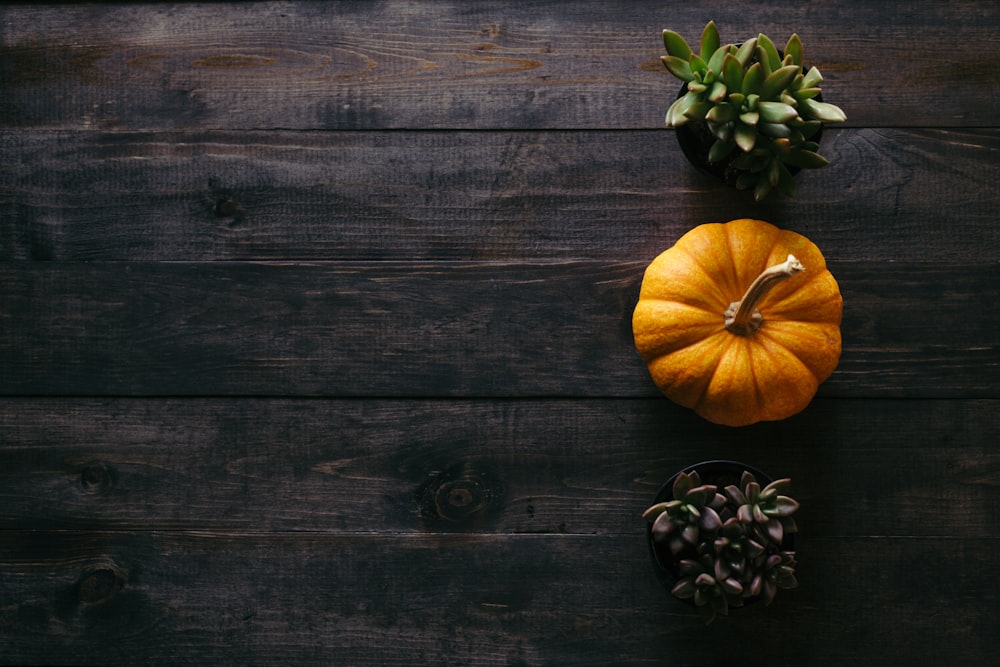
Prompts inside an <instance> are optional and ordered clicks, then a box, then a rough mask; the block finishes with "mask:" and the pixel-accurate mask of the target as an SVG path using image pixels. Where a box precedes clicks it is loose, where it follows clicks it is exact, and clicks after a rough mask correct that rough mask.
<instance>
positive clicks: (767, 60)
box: [757, 34, 781, 74]
mask: <svg viewBox="0 0 1000 667" xmlns="http://www.w3.org/2000/svg"><path fill="white" fill-rule="evenodd" d="M757 47H758V52H759V53H760V52H762V56H763V57H762V56H761V55H758V56H757V58H758V59H759V60H760V62H761V64H762V65H764V67H765V68H766V69H767V71H768V73H769V74H770V73H771V72H773V71H774V70H776V69H778V68H779V67H781V56H779V55H778V47H776V46H775V45H774V42H772V41H771V38H770V37H768V36H767V35H764V34H760V35H757Z"/></svg>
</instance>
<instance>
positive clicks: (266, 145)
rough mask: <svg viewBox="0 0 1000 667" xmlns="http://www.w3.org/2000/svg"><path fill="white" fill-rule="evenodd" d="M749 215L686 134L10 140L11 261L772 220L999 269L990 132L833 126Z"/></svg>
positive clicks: (618, 249) (586, 250) (880, 247)
mask: <svg viewBox="0 0 1000 667" xmlns="http://www.w3.org/2000/svg"><path fill="white" fill-rule="evenodd" d="M822 150H823V153H824V154H825V155H826V156H827V157H828V158H829V159H830V160H831V164H830V166H829V167H827V168H826V169H824V170H822V171H819V172H811V173H803V174H801V175H800V177H799V179H798V183H799V191H798V193H797V195H796V198H795V199H794V200H786V199H781V198H776V199H774V200H772V201H767V202H765V203H763V204H761V205H755V204H753V202H752V199H751V197H750V195H749V193H733V192H732V191H730V190H728V189H726V188H725V186H723V185H722V184H720V183H718V182H717V181H715V180H714V179H712V178H711V177H709V176H705V175H702V174H700V173H698V172H696V171H695V170H693V169H691V168H690V167H689V166H688V165H687V163H686V162H685V160H684V157H683V155H682V154H681V152H680V150H679V149H678V146H677V142H676V140H675V138H674V135H673V132H672V131H669V130H665V129H659V130H650V131H647V132H610V131H600V132H584V131H580V132H496V133H493V132H340V133H315V132H308V133H301V132H273V133H272V132H239V133H233V132H207V133H205V132H202V133H179V132H169V133H107V132H95V133H89V132H85V133H69V132H14V131H7V132H0V161H2V166H3V170H2V172H0V260H11V259H38V260H60V261H78V260H86V261H93V260H123V261H124V260H157V261H159V260H169V261H178V260H181V261H192V260H253V259H280V260H286V259H309V260H311V259H348V260H365V259H368V260H383V259H397V260H399V259H402V260H456V259H457V260H497V259H508V258H514V257H516V258H531V259H544V258H559V259H575V258H580V257H591V258H602V259H625V260H632V259H637V258H642V259H645V258H652V257H653V256H655V255H656V254H657V253H658V252H660V251H661V250H663V249H664V248H666V247H667V246H669V245H671V244H672V243H673V242H674V241H675V240H676V239H677V237H679V236H680V235H681V234H682V233H684V232H685V231H687V230H688V229H690V228H691V227H693V226H695V225H698V224H701V223H702V222H706V221H724V220H731V219H733V218H739V217H758V218H762V219H764V220H768V221H771V222H773V223H775V224H778V225H781V226H783V227H786V228H789V229H794V230H796V231H799V232H801V233H804V234H806V235H808V236H809V237H810V238H811V239H812V240H813V241H814V242H815V243H816V244H818V245H819V247H820V248H822V249H823V251H824V253H825V254H826V256H827V257H828V258H830V259H831V260H832V261H838V260H839V261H846V260H884V261H896V262H900V261H918V262H940V261H947V262H955V261H957V262H959V263H969V262H972V263H975V262H983V261H986V262H993V261H996V259H997V256H998V252H997V249H998V248H1000V231H998V230H1000V226H998V225H997V224H996V223H995V220H996V214H997V211H996V206H995V203H993V202H994V201H995V197H996V184H997V183H998V182H1000V134H998V132H997V130H995V129H982V130H958V129H948V130H939V129H914V130H897V129H863V130H834V129H831V130H829V131H828V132H826V133H825V137H824V141H823V148H822Z"/></svg>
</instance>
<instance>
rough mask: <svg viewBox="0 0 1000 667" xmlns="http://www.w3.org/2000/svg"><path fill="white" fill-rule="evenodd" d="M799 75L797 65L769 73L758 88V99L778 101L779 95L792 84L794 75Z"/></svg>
mask: <svg viewBox="0 0 1000 667" xmlns="http://www.w3.org/2000/svg"><path fill="white" fill-rule="evenodd" d="M798 73H799V67H798V66H797V65H787V66H785V67H779V68H778V69H776V70H774V71H773V72H771V74H770V76H768V77H767V78H766V79H764V83H762V84H761V86H760V97H761V99H763V100H777V99H780V97H781V93H782V92H783V91H784V90H785V88H787V87H788V84H790V83H791V82H792V80H793V79H794V78H795V75H796V74H798Z"/></svg>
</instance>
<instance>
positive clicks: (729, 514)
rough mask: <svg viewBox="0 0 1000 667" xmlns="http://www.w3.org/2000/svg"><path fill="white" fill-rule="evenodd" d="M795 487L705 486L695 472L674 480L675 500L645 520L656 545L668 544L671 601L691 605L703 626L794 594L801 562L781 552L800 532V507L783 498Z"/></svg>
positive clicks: (752, 481)
mask: <svg viewBox="0 0 1000 667" xmlns="http://www.w3.org/2000/svg"><path fill="white" fill-rule="evenodd" d="M790 485H791V480H789V479H779V480H776V481H773V482H771V483H770V484H768V485H767V486H765V487H763V488H761V486H760V484H759V483H758V482H757V479H756V478H755V477H754V475H753V474H751V473H750V472H747V471H744V472H743V474H742V475H741V477H740V484H739V486H736V485H729V486H726V487H725V488H724V489H723V493H719V491H718V487H717V486H715V485H712V484H702V483H701V478H700V476H699V475H698V473H697V472H691V473H681V474H679V475H678V476H677V478H676V479H675V480H674V485H673V494H672V495H673V498H672V499H671V500H668V501H664V502H659V503H656V504H655V505H653V506H652V507H650V508H648V509H647V510H646V511H645V512H643V518H645V519H646V520H647V521H649V522H650V523H651V524H652V526H651V532H652V537H653V540H654V541H655V542H657V543H661V544H666V546H667V547H668V548H669V550H670V553H671V555H672V557H673V560H674V565H675V568H674V569H675V570H676V574H677V581H676V583H675V585H674V587H673V590H672V593H673V594H674V595H675V596H676V597H678V598H681V599H692V598H693V601H694V604H695V606H696V608H697V609H698V612H699V613H700V614H701V617H702V619H703V620H704V621H705V623H711V622H712V621H713V620H715V618H716V616H717V615H723V616H725V615H728V613H729V609H730V608H731V607H741V606H743V604H744V603H745V602H746V601H747V600H750V599H759V600H762V601H763V602H764V604H765V605H769V604H771V602H772V601H773V600H774V597H775V594H776V593H777V591H778V589H788V588H795V587H796V586H797V585H798V582H797V581H796V579H795V565H796V562H795V554H794V552H792V551H789V550H786V549H783V547H782V544H783V542H784V539H785V535H786V534H788V533H794V532H796V530H797V528H796V525H795V520H794V519H793V518H792V514H794V513H795V511H796V510H797V509H798V507H799V503H798V502H797V501H795V500H794V499H792V498H791V497H789V496H788V495H785V494H786V493H787V491H788V489H789V487H790Z"/></svg>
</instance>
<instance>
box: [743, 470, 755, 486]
mask: <svg viewBox="0 0 1000 667" xmlns="http://www.w3.org/2000/svg"><path fill="white" fill-rule="evenodd" d="M756 481H757V478H756V477H754V476H753V473H751V472H750V471H749V470H744V471H743V474H742V475H740V488H741V489H745V488H747V485H748V484H753V483H755V482H756Z"/></svg>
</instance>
